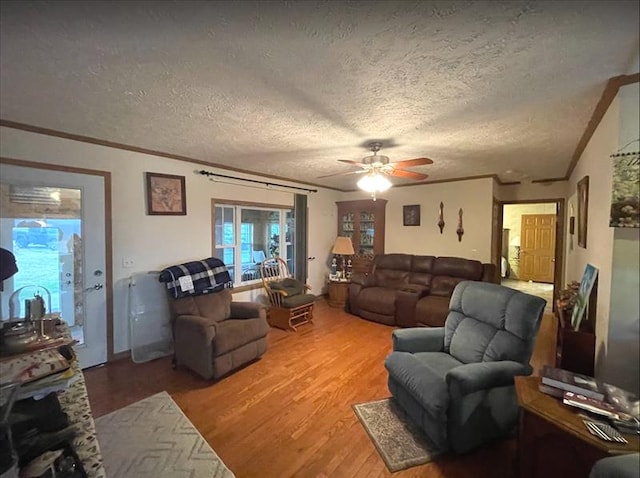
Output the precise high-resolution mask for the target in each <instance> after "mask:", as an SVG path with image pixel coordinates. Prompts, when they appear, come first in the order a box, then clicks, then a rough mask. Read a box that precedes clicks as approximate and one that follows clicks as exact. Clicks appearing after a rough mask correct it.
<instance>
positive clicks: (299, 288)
mask: <svg viewBox="0 0 640 478" xmlns="http://www.w3.org/2000/svg"><path fill="white" fill-rule="evenodd" d="M270 286H271V288H272V289H273V290H283V291H285V292H286V293H287V295H288V296H291V295H298V294H302V293H304V284H303V283H302V282H300V281H299V280H296V279H292V278H291V277H287V278H286V279H282V280H281V281H277V282H272V283H271V284H270Z"/></svg>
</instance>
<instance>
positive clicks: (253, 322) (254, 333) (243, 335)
mask: <svg viewBox="0 0 640 478" xmlns="http://www.w3.org/2000/svg"><path fill="white" fill-rule="evenodd" d="M268 331H269V325H268V324H267V321H266V320H264V319H243V320H233V319H230V320H225V321H224V322H220V323H219V324H216V335H215V336H214V337H213V356H214V357H218V356H220V355H223V354H226V353H228V352H230V351H232V350H235V349H237V348H238V347H241V346H243V345H245V344H248V343H250V342H253V341H255V340H258V339H259V338H261V337H266V336H267V332H268Z"/></svg>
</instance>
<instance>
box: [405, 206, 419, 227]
mask: <svg viewBox="0 0 640 478" xmlns="http://www.w3.org/2000/svg"><path fill="white" fill-rule="evenodd" d="M402 224H403V225H404V226H419V225H420V204H413V205H411V206H402Z"/></svg>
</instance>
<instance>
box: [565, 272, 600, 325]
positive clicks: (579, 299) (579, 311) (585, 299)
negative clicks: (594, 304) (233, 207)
mask: <svg viewBox="0 0 640 478" xmlns="http://www.w3.org/2000/svg"><path fill="white" fill-rule="evenodd" d="M597 278H598V269H597V268H595V267H593V266H592V265H591V264H587V265H586V267H585V268H584V274H582V280H581V281H580V289H578V295H577V296H576V303H575V305H574V306H573V311H572V313H571V326H572V327H573V330H575V331H578V330H579V329H580V323H581V322H582V318H583V316H584V315H585V310H586V309H587V304H588V303H589V296H590V295H591V291H592V290H593V285H594V284H595V283H596V279H597Z"/></svg>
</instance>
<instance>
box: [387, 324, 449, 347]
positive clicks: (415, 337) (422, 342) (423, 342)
mask: <svg viewBox="0 0 640 478" xmlns="http://www.w3.org/2000/svg"><path fill="white" fill-rule="evenodd" d="M391 339H392V341H393V350H394V351H397V352H411V353H416V352H442V350H444V327H414V328H409V329H396V330H394V331H393V332H392V333H391Z"/></svg>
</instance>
